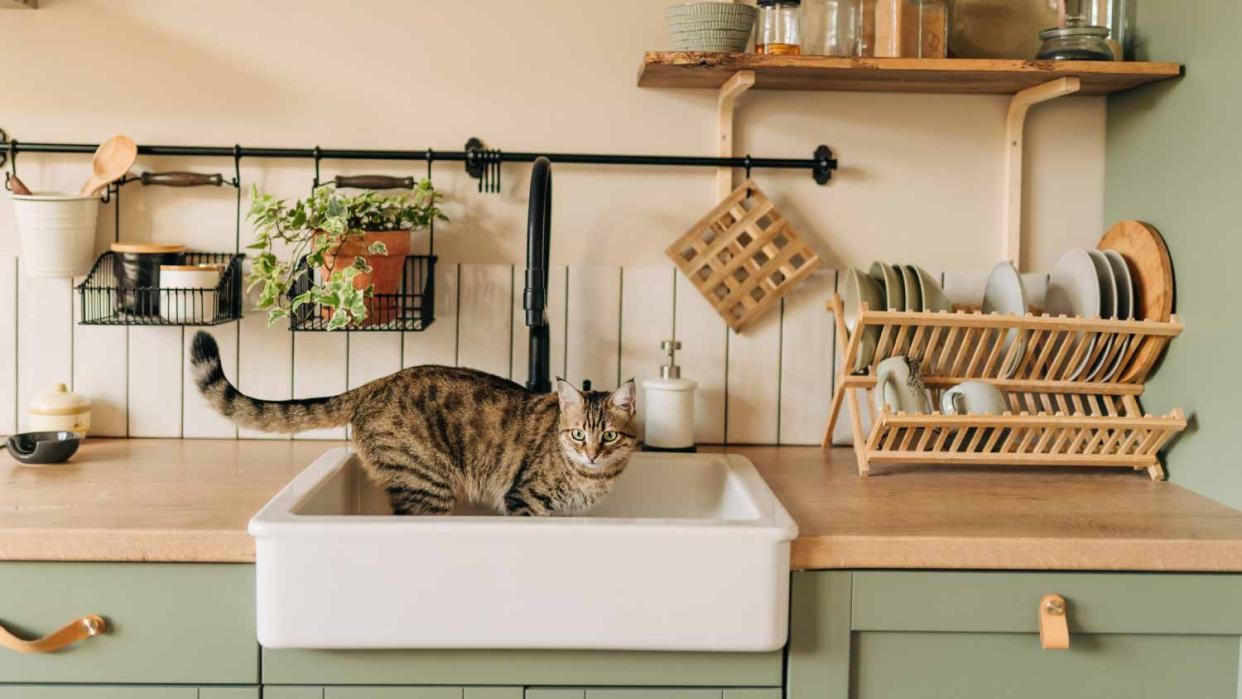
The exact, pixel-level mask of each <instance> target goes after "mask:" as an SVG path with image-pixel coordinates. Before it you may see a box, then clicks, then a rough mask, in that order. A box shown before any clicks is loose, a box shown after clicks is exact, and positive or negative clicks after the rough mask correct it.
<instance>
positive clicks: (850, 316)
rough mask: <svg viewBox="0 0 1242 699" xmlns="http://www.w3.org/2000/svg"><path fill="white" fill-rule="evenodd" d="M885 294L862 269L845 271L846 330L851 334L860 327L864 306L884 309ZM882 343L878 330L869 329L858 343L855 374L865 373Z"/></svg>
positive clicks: (843, 290) (842, 292)
mask: <svg viewBox="0 0 1242 699" xmlns="http://www.w3.org/2000/svg"><path fill="white" fill-rule="evenodd" d="M882 299H883V292H882V291H881V289H880V284H879V282H877V281H876V280H875V279H874V278H873V277H871V275H869V274H867V273H866V272H863V271H862V270H861V269H857V268H855V267H851V268H849V269H848V270H846V271H845V280H844V282H843V283H842V286H841V301H842V304H843V305H844V307H845V312H844V315H845V318H844V321H845V328H846V330H848V331H849V332H850V333H851V334H852V333H853V332H854V328H856V327H858V317H859V315H861V313H862V304H864V303H865V304H867V308H869V309H871V310H876V309H880V308H882V304H883V300H882ZM879 342H880V331H879V329H878V328H867V329H866V330H864V331H863V336H862V338H861V339H859V341H858V353H857V355H856V356H855V357H854V367H853V369H852V371H853V372H855V373H858V372H861V371H865V370H866V368H867V365H868V364H870V363H871V359H872V357H874V356H875V349H876V345H878V344H879Z"/></svg>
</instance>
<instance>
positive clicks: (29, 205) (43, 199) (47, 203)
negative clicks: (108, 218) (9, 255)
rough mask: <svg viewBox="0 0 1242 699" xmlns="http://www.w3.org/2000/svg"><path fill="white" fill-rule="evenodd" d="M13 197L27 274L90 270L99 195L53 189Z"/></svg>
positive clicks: (70, 273) (68, 274) (54, 274)
mask: <svg viewBox="0 0 1242 699" xmlns="http://www.w3.org/2000/svg"><path fill="white" fill-rule="evenodd" d="M12 197H13V209H14V211H15V213H16V214H17V232H18V238H19V240H20V244H21V245H20V253H21V268H22V274H23V275H24V276H27V277H80V276H82V275H85V274H86V273H87V272H89V271H90V269H91V263H92V262H94V260H95V221H96V220H97V219H98V218H99V198H98V197H88V196H81V195H77V194H56V193H52V192H38V193H35V194H25V195H22V194H14V195H12Z"/></svg>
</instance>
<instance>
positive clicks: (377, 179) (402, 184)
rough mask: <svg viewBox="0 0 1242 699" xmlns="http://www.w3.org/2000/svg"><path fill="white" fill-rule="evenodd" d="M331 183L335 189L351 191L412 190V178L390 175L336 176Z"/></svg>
mask: <svg viewBox="0 0 1242 699" xmlns="http://www.w3.org/2000/svg"><path fill="white" fill-rule="evenodd" d="M332 183H333V184H335V185H336V186H337V187H349V188H352V189H412V188H413V187H414V178H413V177H393V176H391V175H337V176H336V177H335V178H333V180H332Z"/></svg>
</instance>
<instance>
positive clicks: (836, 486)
mask: <svg viewBox="0 0 1242 699" xmlns="http://www.w3.org/2000/svg"><path fill="white" fill-rule="evenodd" d="M339 444H340V442H317V441H288V440H280V441H267V440H250V441H229V440H177V439H128V440H126V439H112V440H109V439H91V440H88V441H87V442H85V443H84V444H83V446H82V449H81V451H79V452H78V455H77V456H76V457H74V460H73V461H71V462H70V463H68V464H62V465H57V466H46V467H41V468H32V467H26V466H21V465H20V464H18V463H17V462H15V461H13V460H12V458H11V457H8V456H7V455H6V456H3V457H0V560H27V561H29V560H48V561H64V560H80V561H187V562H190V561H195V562H249V561H253V560H254V542H253V541H252V540H251V538H250V536H249V535H248V534H247V533H246V523H247V522H248V521H249V519H250V517H251V515H253V514H254V513H255V512H256V511H257V510H258V509H259V508H260V507H261V506H262V505H263V503H265V502H266V501H267V500H268V498H270V497H271V496H272V495H273V494H274V493H275V492H276V491H277V490H279V489H280V488H281V486H283V485H284V484H285V483H287V482H288V481H289V479H290V478H292V476H293V475H294V474H295V473H297V472H298V471H300V470H301V469H303V468H305V467H306V466H307V465H308V464H310V463H311V461H313V460H314V459H315V458H316V457H317V456H319V455H320V454H322V453H323V452H324V451H326V450H327V449H329V448H331V447H334V446H338V445H339ZM729 451H731V452H734V453H738V454H742V455H744V456H746V457H748V458H749V459H750V460H751V461H753V462H754V463H755V465H756V466H757V467H758V468H759V471H760V472H761V473H762V474H763V475H764V477H765V478H766V479H767V481H768V483H769V484H770V485H771V486H772V489H773V490H774V491H775V492H776V494H777V496H778V497H779V498H780V500H781V502H783V503H784V504H785V506H786V508H788V510H789V512H790V514H792V515H793V517H794V519H795V520H796V521H797V522H798V527H799V530H800V536H799V538H798V540H797V541H796V542H795V543H794V546H793V561H792V566H793V567H794V568H796V569H820V568H923V569H931V568H970V569H1051V570H1153V571H1160V570H1167V571H1234V572H1242V512H1238V511H1236V510H1232V509H1230V508H1228V507H1225V506H1224V505H1220V504H1218V503H1216V502H1214V501H1212V500H1209V499H1207V498H1204V497H1202V496H1199V495H1196V494H1194V493H1192V492H1190V491H1187V490H1185V489H1183V488H1180V487H1178V486H1175V485H1171V484H1167V483H1152V482H1151V481H1149V480H1148V479H1147V477H1146V476H1145V475H1144V474H1142V473H1135V474H1133V475H1131V474H1128V473H1127V474H1120V473H1114V472H1109V473H1098V472H1091V473H1083V472H1075V471H1068V470H1058V471H1055V472H1052V471H1004V472H1001V471H996V470H986V469H983V470H981V469H966V468H955V469H946V468H939V469H936V470H925V469H924V470H920V469H915V468H899V467H889V468H886V469H884V470H883V471H882V472H880V473H878V474H876V475H873V476H872V477H870V478H867V479H860V478H858V477H857V475H855V472H854V458H853V452H851V451H849V450H844V449H835V450H831V451H826V452H825V451H821V450H819V449H816V448H809V447H733V448H730V449H729Z"/></svg>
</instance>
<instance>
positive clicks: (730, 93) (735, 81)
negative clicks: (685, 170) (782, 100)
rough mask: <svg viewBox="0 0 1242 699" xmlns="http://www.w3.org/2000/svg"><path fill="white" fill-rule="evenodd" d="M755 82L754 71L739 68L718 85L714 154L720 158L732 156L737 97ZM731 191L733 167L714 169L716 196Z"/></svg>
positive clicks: (719, 197) (722, 196)
mask: <svg viewBox="0 0 1242 699" xmlns="http://www.w3.org/2000/svg"><path fill="white" fill-rule="evenodd" d="M754 84H755V71H753V70H739V71H738V72H736V73H734V74H733V77H731V78H729V80H728V82H726V83H725V84H724V85H721V86H720V93H719V95H718V96H717V97H716V136H717V139H716V154H717V155H719V156H720V157H722V158H732V157H733V110H734V107H736V105H737V98H738V97H740V96H741V95H742V93H744V92H746V91H747V90H749V89H750V88H751V87H753V86H754ZM732 191H733V169H732V168H727V167H722V168H718V169H717V170H716V197H717V199H725V198H727V197H728V196H729V193H730V192H732Z"/></svg>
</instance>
